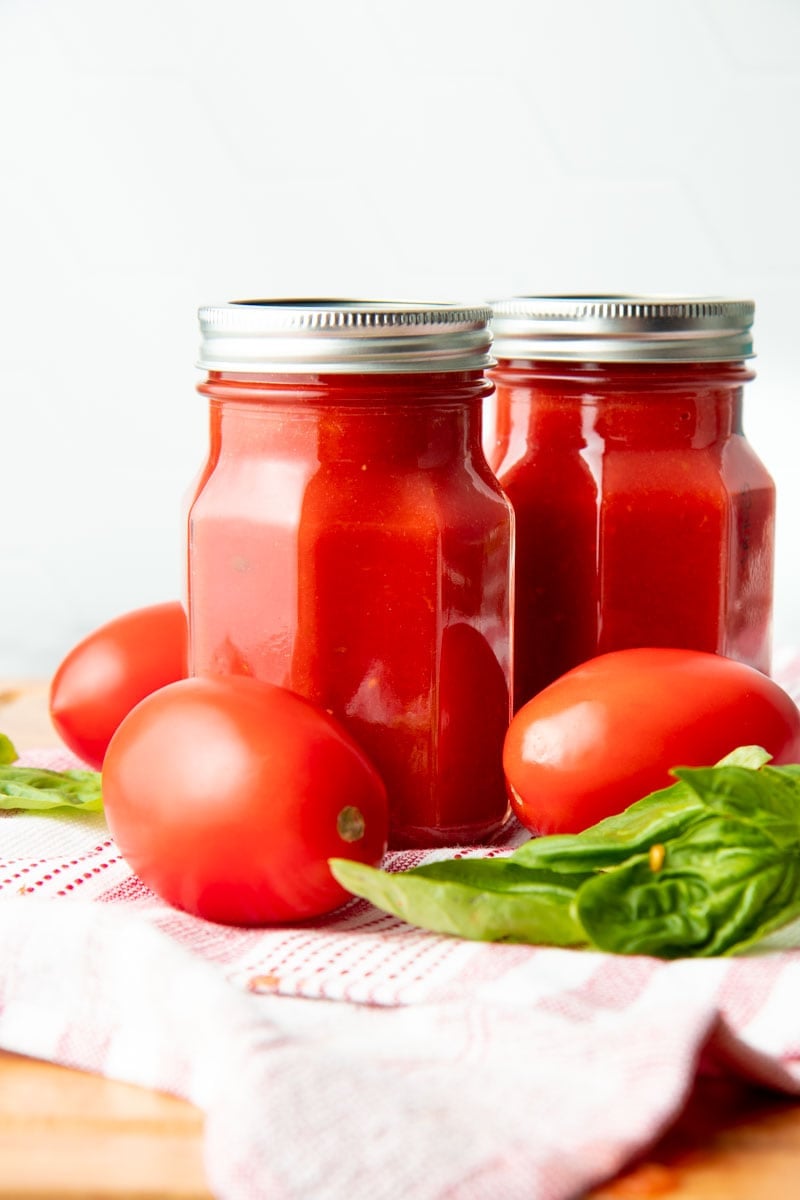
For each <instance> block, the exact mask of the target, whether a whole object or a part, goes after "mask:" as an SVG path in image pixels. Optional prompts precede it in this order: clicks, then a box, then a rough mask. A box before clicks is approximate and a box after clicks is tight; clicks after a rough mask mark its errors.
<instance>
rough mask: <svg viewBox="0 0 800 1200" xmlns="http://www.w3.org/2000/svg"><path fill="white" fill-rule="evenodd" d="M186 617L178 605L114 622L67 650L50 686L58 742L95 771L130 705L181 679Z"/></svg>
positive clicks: (153, 607)
mask: <svg viewBox="0 0 800 1200" xmlns="http://www.w3.org/2000/svg"><path fill="white" fill-rule="evenodd" d="M186 643H187V634H186V614H185V612H184V609H183V606H182V605H181V604H180V603H178V601H177V600H171V601H167V602H165V603H164V604H153V605H150V606H149V607H147V608H138V609H135V610H134V611H133V612H129V613H124V614H123V615H122V616H119V617H115V618H114V620H112V621H108V622H107V623H106V624H105V625H101V626H100V627H99V628H98V629H95V630H94V632H93V633H90V634H89V635H88V636H87V637H85V638H84V639H83V640H82V641H80V642H79V643H78V644H77V645H76V646H74V647H73V649H72V650H70V652H69V654H68V655H67V656H66V658H65V659H64V661H63V662H62V663H61V665H60V666H59V668H58V670H57V671H56V673H55V675H54V676H53V679H52V681H51V684H50V719H51V721H52V723H53V726H54V728H55V730H56V732H57V733H58V735H59V737H60V738H61V740H62V741H63V742H64V744H65V745H66V746H68V747H69V748H70V750H72V751H73V753H75V754H77V755H78V757H79V758H81V759H83V761H84V762H85V763H88V764H89V766H90V767H93V768H94V769H95V770H97V771H99V770H100V768H101V767H102V765H103V758H104V756H105V752H106V749H107V748H108V743H109V742H110V741H111V737H112V734H113V733H114V731H115V729H116V728H117V726H118V725H119V724H120V722H121V721H122V719H123V717H125V716H127V714H128V713H129V712H130V711H131V709H132V708H133V707H134V705H136V704H138V703H139V701H140V700H143V699H144V697H145V696H149V694H150V693H151V692H154V691H156V689H157V688H160V687H164V685H165V684H168V683H174V682H175V680H177V679H183V678H184V677H185V675H186V656H187V646H186Z"/></svg>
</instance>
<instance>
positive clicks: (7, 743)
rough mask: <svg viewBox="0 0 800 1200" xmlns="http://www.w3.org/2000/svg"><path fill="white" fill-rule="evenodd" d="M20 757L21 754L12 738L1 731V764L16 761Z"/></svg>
mask: <svg viewBox="0 0 800 1200" xmlns="http://www.w3.org/2000/svg"><path fill="white" fill-rule="evenodd" d="M18 758H19V755H18V754H17V751H16V747H15V746H14V743H13V742H12V741H11V738H9V737H6V735H5V734H4V733H0V766H5V765H6V764H7V763H12V762H16V761H17V759H18Z"/></svg>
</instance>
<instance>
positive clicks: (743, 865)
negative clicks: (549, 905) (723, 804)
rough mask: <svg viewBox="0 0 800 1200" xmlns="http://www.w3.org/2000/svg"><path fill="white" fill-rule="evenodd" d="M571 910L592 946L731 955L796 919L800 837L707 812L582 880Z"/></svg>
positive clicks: (626, 950) (673, 955) (653, 952)
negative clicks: (787, 837)
mask: <svg viewBox="0 0 800 1200" xmlns="http://www.w3.org/2000/svg"><path fill="white" fill-rule="evenodd" d="M575 907H576V914H577V916H578V919H579V920H580V922H581V924H582V926H583V928H584V929H585V931H586V934H587V935H588V937H589V939H590V941H591V942H592V944H593V945H594V946H595V947H597V949H600V950H609V951H614V952H616V953H618V954H650V955H656V956H658V957H661V958H678V957H683V956H685V955H689V954H692V955H703V956H707V955H714V954H729V953H731V952H732V951H733V950H739V949H743V948H744V947H745V946H747V945H750V944H752V943H753V942H754V941H757V940H759V939H760V938H762V937H763V936H765V934H766V933H769V932H772V931H773V930H774V929H777V928H780V926H782V925H784V924H786V923H788V922H789V921H791V920H793V919H794V918H795V917H797V916H798V915H800V842H798V838H797V833H795V840H794V845H791V844H789V843H787V844H785V845H779V844H778V843H776V841H775V839H774V838H773V837H772V836H771V834H770V832H769V831H767V830H762V829H759V827H758V825H757V824H756V823H755V822H754V821H752V820H747V821H739V820H736V819H733V818H731V817H728V816H719V815H715V814H709V816H708V817H707V818H706V819H705V820H703V821H699V822H698V823H697V824H695V825H694V826H693V827H692V828H691V829H689V830H687V832H686V833H684V834H682V835H681V836H680V837H678V838H676V839H675V840H674V841H671V842H669V843H666V844H665V847H664V861H663V865H661V866H660V867H659V869H658V870H653V869H652V867H651V860H650V857H649V856H647V855H638V856H637V857H635V858H633V859H631V860H630V861H629V862H627V863H624V864H623V865H621V866H619V867H616V868H614V869H612V870H610V871H607V872H602V873H599V874H597V875H595V876H593V877H592V878H591V879H589V880H587V881H586V882H584V884H583V885H582V886H581V888H580V889H579V891H578V895H577V898H576V906H575Z"/></svg>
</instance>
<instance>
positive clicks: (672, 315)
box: [492, 293, 755, 363]
mask: <svg viewBox="0 0 800 1200" xmlns="http://www.w3.org/2000/svg"><path fill="white" fill-rule="evenodd" d="M754 316H755V304H754V302H753V301H752V300H747V299H734V298H726V297H722V296H680V295H674V296H672V295H644V294H642V295H637V294H633V293H630V294H626V293H619V294H616V295H613V294H609V295H542V296H513V297H509V298H507V299H503V300H495V301H493V302H492V329H493V333H494V347H493V349H494V354H495V357H496V358H498V359H562V360H564V359H571V360H574V361H585V362H650V363H658V362H730V361H738V360H741V359H746V358H752V357H753V355H754V351H753V340H752V325H753V320H754Z"/></svg>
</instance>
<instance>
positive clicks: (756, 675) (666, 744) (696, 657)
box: [503, 649, 800, 833]
mask: <svg viewBox="0 0 800 1200" xmlns="http://www.w3.org/2000/svg"><path fill="white" fill-rule="evenodd" d="M737 746H762V747H763V748H764V749H765V750H767V751H768V752H769V753H770V754H771V755H772V756H773V760H774V761H775V762H776V763H787V762H797V761H798V760H800V714H799V713H798V710H797V707H796V706H795V704H794V702H793V701H792V700H791V699H790V697H789V696H787V694H786V693H785V692H784V691H783V689H782V688H780V687H779V686H778V685H777V684H776V683H774V682H773V681H772V680H771V679H769V678H768V677H767V676H766V675H762V674H761V673H760V672H759V671H756V670H755V669H754V668H752V667H747V666H745V665H744V664H743V663H739V662H734V661H733V660H732V659H729V658H723V657H721V656H719V655H715V654H707V653H704V652H702V651H699V650H671V649H634V650H618V651H614V652H612V653H610V654H604V655H601V656H600V657H598V658H593V659H590V660H589V661H588V662H585V663H583V664H582V665H581V666H579V667H575V668H574V669H573V670H571V671H568V672H567V674H566V675H562V676H561V678H560V679H557V680H556V681H555V682H554V683H551V684H550V685H549V686H548V687H546V688H544V690H543V691H541V692H539V693H538V695H536V696H534V697H533V699H532V700H529V701H528V703H527V704H525V705H523V707H522V708H521V709H520V710H519V712H518V713H517V714H516V716H515V717H514V719H513V721H512V722H511V725H510V726H509V729H508V731H507V734H506V739H505V744H504V748H503V766H504V769H505V773H506V782H507V786H508V789H509V797H510V800H511V805H512V808H513V809H514V811H515V813H516V814H517V817H518V818H519V820H520V821H521V822H522V823H523V825H525V826H527V828H528V829H530V830H532V831H533V832H534V833H578V832H579V831H580V830H582V829H586V828H587V827H588V826H589V825H593V824H594V823H595V822H596V821H599V820H601V818H603V817H608V816H610V815H611V814H612V813H617V812H621V811H622V809H624V808H627V806H628V805H629V804H632V803H633V801H634V800H638V799H640V798H641V797H642V796H646V795H648V794H649V793H650V792H653V791H657V790H658V789H659V788H662V787H668V786H669V785H670V784H671V783H674V782H675V780H674V778H673V777H672V776H671V775H670V773H669V772H670V768H672V767H698V766H711V765H713V764H714V763H716V762H718V761H719V759H721V758H723V757H724V756H725V755H726V754H728V753H729V752H730V751H731V750H733V749H735V748H736V747H737Z"/></svg>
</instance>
